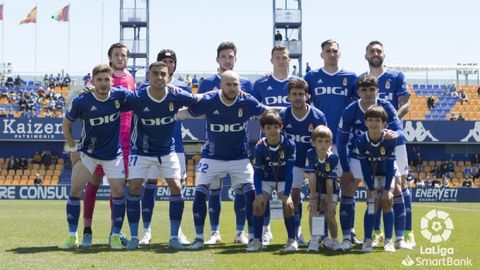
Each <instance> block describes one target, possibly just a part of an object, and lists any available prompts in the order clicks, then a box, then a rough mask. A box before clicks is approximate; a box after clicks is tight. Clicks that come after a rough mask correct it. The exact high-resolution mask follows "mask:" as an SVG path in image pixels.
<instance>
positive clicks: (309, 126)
mask: <svg viewBox="0 0 480 270" xmlns="http://www.w3.org/2000/svg"><path fill="white" fill-rule="evenodd" d="M312 130H313V124H310V125H308V132H312Z"/></svg>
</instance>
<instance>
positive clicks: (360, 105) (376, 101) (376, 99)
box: [357, 95, 378, 113]
mask: <svg viewBox="0 0 480 270" xmlns="http://www.w3.org/2000/svg"><path fill="white" fill-rule="evenodd" d="M361 100H362V99H361V98H359V99H358V100H357V102H358V108H360V111H362V112H363V113H365V110H364V109H363V108H362V104H361V103H360V101H361ZM373 105H378V95H377V97H376V98H375V104H373ZM367 109H368V108H367Z"/></svg>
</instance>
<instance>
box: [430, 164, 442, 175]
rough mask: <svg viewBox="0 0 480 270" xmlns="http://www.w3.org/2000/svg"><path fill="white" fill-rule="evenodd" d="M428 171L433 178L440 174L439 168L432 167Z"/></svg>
mask: <svg viewBox="0 0 480 270" xmlns="http://www.w3.org/2000/svg"><path fill="white" fill-rule="evenodd" d="M440 166H441V165H440ZM430 172H431V173H432V176H433V178H438V177H440V176H442V171H441V168H438V167H433V169H432V170H431V171H430Z"/></svg>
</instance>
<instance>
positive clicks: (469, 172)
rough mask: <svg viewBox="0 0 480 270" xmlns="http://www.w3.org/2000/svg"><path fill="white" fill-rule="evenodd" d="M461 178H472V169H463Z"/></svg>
mask: <svg viewBox="0 0 480 270" xmlns="http://www.w3.org/2000/svg"><path fill="white" fill-rule="evenodd" d="M463 176H464V177H465V178H473V168H472V167H465V168H464V169H463Z"/></svg>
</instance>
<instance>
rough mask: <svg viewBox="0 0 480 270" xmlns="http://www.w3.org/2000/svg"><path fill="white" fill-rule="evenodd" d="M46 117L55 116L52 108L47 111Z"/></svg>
mask: <svg viewBox="0 0 480 270" xmlns="http://www.w3.org/2000/svg"><path fill="white" fill-rule="evenodd" d="M45 117H48V118H51V117H53V114H52V111H50V109H47V111H46V112H45Z"/></svg>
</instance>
